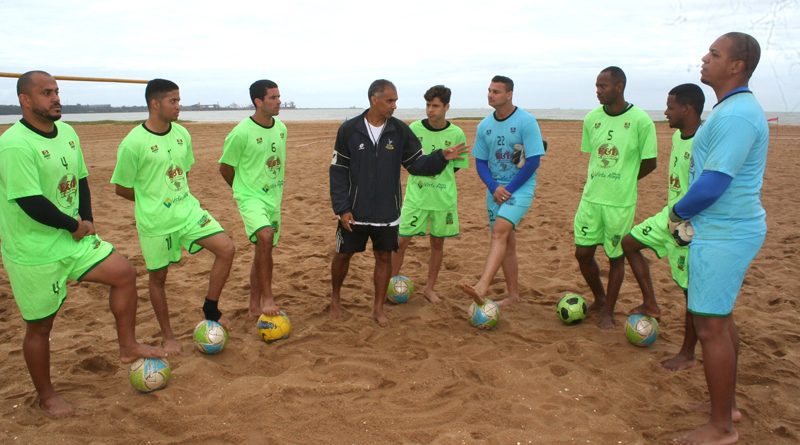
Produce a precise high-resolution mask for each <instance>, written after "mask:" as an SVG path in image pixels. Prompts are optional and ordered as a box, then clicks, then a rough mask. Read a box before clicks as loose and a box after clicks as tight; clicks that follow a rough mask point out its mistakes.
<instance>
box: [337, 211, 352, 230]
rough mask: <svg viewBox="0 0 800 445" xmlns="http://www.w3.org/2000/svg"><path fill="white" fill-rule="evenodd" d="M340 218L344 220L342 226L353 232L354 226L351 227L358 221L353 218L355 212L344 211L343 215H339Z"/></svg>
mask: <svg viewBox="0 0 800 445" xmlns="http://www.w3.org/2000/svg"><path fill="white" fill-rule="evenodd" d="M339 220H341V221H342V227H344V230H347V231H348V232H352V231H353V228H352V227H351V225H352V224H354V223H355V222H356V220H355V219H353V214H352V213H350V212H344V213H342V214H341V215H339Z"/></svg>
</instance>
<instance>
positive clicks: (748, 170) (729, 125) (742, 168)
mask: <svg viewBox="0 0 800 445" xmlns="http://www.w3.org/2000/svg"><path fill="white" fill-rule="evenodd" d="M768 143H769V126H768V125H767V118H766V116H765V115H764V110H763V109H762V108H761V105H759V103H758V101H757V100H756V98H755V97H754V96H753V94H751V93H749V92H743V93H737V94H734V95H732V96H729V97H727V98H725V99H723V101H722V102H720V103H719V104H717V105H716V106H715V107H714V110H713V111H712V112H711V115H710V116H709V117H708V120H707V121H706V122H705V123H704V124H703V125H701V126H700V129H699V130H698V131H697V134H696V135H695V137H694V146H693V149H692V163H691V165H690V167H689V181H690V183H694V181H696V180H697V178H699V177H700V175H701V174H702V173H703V170H711V171H717V172H720V173H724V174H726V175H728V176H730V177H732V178H733V180H732V181H731V184H730V186H728V188H727V189H726V190H725V192H724V193H723V194H722V196H720V197H719V199H718V200H717V201H716V202H714V204H712V205H710V206H709V207H708V208H706V209H705V210H703V211H702V212H700V213H698V214H697V215H696V216H695V217H694V218H692V225H693V226H694V228H695V231H696V233H697V235H696V237H697V238H698V239H742V238H750V237H753V236H759V235H763V234H765V233H766V231H767V222H766V212H765V211H764V207H762V205H761V186H762V184H763V183H764V170H765V169H766V166H767V146H768Z"/></svg>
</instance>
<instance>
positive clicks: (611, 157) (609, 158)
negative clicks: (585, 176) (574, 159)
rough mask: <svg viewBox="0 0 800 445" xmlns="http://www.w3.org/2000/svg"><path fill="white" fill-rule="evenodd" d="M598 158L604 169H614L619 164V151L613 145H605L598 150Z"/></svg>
mask: <svg viewBox="0 0 800 445" xmlns="http://www.w3.org/2000/svg"><path fill="white" fill-rule="evenodd" d="M597 157H598V158H599V160H600V165H601V166H602V167H603V168H609V167H613V166H615V165H617V162H619V149H618V148H617V147H615V146H613V145H608V144H603V145H601V146H600V147H598V149H597Z"/></svg>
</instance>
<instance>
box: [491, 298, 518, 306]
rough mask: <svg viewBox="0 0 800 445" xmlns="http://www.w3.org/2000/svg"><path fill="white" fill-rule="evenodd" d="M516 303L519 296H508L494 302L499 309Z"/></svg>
mask: <svg viewBox="0 0 800 445" xmlns="http://www.w3.org/2000/svg"><path fill="white" fill-rule="evenodd" d="M517 301H519V295H514V296H509V297H506V298H503V299H502V300H497V301H495V303H497V305H498V306H500V307H506V306H511V305H512V304H514V303H516V302H517Z"/></svg>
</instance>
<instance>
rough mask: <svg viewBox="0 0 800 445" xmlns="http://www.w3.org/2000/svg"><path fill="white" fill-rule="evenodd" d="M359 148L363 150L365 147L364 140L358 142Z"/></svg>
mask: <svg viewBox="0 0 800 445" xmlns="http://www.w3.org/2000/svg"><path fill="white" fill-rule="evenodd" d="M358 149H359V150H363V149H364V143H363V142H362V143H360V144H358Z"/></svg>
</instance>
